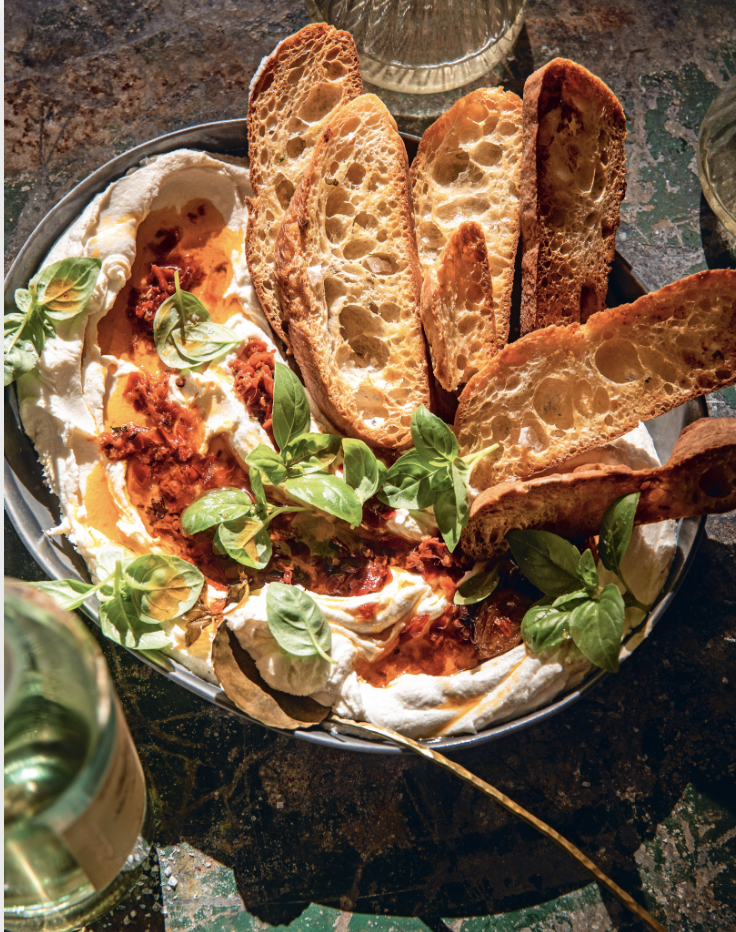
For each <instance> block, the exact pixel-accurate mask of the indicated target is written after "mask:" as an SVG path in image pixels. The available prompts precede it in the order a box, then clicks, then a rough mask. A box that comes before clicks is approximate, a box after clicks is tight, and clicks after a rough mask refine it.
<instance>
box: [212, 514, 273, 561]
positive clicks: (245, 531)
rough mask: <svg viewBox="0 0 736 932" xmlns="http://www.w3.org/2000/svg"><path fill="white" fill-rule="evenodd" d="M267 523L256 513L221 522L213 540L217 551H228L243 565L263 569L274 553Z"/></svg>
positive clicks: (229, 554)
mask: <svg viewBox="0 0 736 932" xmlns="http://www.w3.org/2000/svg"><path fill="white" fill-rule="evenodd" d="M266 524H267V521H264V520H262V519H261V518H259V517H257V516H255V515H243V516H242V517H240V518H236V519H235V520H233V521H228V522H226V523H225V524H221V525H220V527H219V528H218V529H217V533H216V534H215V538H214V541H213V546H214V549H215V551H216V552H217V553H226V554H227V555H228V556H229V557H231V558H232V559H233V560H236V561H237V562H238V563H242V564H243V566H249V567H250V568H251V569H254V570H261V569H263V568H264V567H265V566H267V565H268V561H269V560H270V559H271V554H272V553H273V547H272V546H271V538H270V537H269V535H268V530H267V528H266Z"/></svg>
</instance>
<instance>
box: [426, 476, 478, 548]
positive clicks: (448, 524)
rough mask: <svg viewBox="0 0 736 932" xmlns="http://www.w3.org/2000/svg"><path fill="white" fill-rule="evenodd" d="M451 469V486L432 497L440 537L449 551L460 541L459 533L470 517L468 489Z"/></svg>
mask: <svg viewBox="0 0 736 932" xmlns="http://www.w3.org/2000/svg"><path fill="white" fill-rule="evenodd" d="M450 469H451V477H452V488H451V489H446V490H443V491H441V492H437V494H436V495H435V499H434V516H435V518H436V520H437V527H438V528H439V529H440V533H441V534H442V539H443V540H444V542H445V543H446V544H447V549H448V550H449V551H450V553H452V552H453V550H454V549H455V548H456V547H457V545H458V543H459V542H460V534H461V533H462V530H463V528H464V527H465V526H466V525H467V523H468V519H469V518H470V509H469V508H468V490H467V489H466V487H465V483H464V482H463V480H462V478H461V477H460V474H459V473H458V471H457V470H456V469H455V468H454V466H453V467H450Z"/></svg>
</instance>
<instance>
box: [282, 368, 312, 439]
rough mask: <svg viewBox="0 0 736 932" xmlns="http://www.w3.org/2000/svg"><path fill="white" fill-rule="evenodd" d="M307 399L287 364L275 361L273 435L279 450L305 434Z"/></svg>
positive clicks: (306, 428)
mask: <svg viewBox="0 0 736 932" xmlns="http://www.w3.org/2000/svg"><path fill="white" fill-rule="evenodd" d="M311 420H312V419H311V415H310V413H309V401H308V400H307V393H306V392H305V391H304V386H303V385H302V383H301V382H300V381H299V379H298V378H297V377H296V375H294V373H293V372H292V371H291V369H290V368H289V367H288V366H285V365H284V364H283V363H282V362H277V363H276V372H275V375H274V387H273V435H274V437H275V438H276V443H277V444H278V447H279V450H283V449H284V447H285V446H286V445H287V444H288V442H289V441H290V440H291V439H292V438H294V437H298V436H299V435H300V434H306V432H307V431H308V430H309V425H310V423H311Z"/></svg>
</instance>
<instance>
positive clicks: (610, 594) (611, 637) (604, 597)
mask: <svg viewBox="0 0 736 932" xmlns="http://www.w3.org/2000/svg"><path fill="white" fill-rule="evenodd" d="M624 611H625V609H624V600H623V598H622V596H621V593H620V592H619V590H618V586H616V585H615V583H609V584H608V585H607V586H606V587H605V588H604V589H603V592H601V597H600V601H598V602H596V601H593V600H592V599H589V600H588V601H587V602H584V603H583V604H582V605H579V606H578V607H577V608H576V609H573V611H572V613H571V614H570V635H571V636H572V639H573V641H574V642H575V643H576V644H577V646H578V647H579V648H580V650H581V652H582V653H583V654H584V655H585V656H586V657H587V658H588V660H590V661H591V663H594V664H595V665H596V666H598V667H601V668H602V669H604V670H608V671H610V672H611V673H616V671H617V670H618V655H619V651H620V650H621V639H622V638H623V634H624Z"/></svg>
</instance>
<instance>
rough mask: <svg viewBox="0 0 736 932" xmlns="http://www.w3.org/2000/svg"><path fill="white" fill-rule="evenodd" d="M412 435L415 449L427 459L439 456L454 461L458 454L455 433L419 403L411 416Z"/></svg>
mask: <svg viewBox="0 0 736 932" xmlns="http://www.w3.org/2000/svg"><path fill="white" fill-rule="evenodd" d="M411 436H412V440H413V441H414V449H415V450H416V451H417V453H418V454H419V455H420V456H421V457H422V458H423V459H425V460H432V459H436V458H438V457H439V458H440V459H446V460H450V462H452V460H454V459H455V457H456V456H457V454H458V449H459V448H458V443H457V437H456V436H455V434H454V433H453V432H452V431H451V430H450V428H449V427H448V426H447V424H445V422H444V421H443V420H441V419H440V418H438V417H437V416H436V415H435V414H432V413H431V412H430V411H428V410H427V409H426V408H425V407H424V405H419V407H418V408H417V409H416V410H415V411H414V413H413V414H412V416H411Z"/></svg>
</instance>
